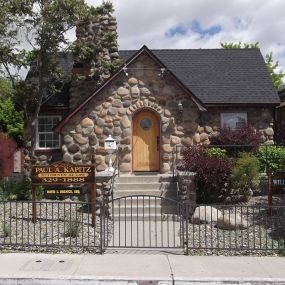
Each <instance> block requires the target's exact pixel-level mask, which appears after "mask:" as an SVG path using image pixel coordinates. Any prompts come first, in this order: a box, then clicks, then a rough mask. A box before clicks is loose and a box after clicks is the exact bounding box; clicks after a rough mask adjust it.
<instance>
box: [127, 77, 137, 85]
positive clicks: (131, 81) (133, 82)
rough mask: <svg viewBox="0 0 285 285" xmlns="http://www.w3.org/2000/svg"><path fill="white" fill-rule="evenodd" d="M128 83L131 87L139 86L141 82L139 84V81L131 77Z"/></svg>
mask: <svg viewBox="0 0 285 285" xmlns="http://www.w3.org/2000/svg"><path fill="white" fill-rule="evenodd" d="M128 83H129V84H130V85H136V84H138V83H139V82H138V80H137V79H136V78H134V77H131V78H129V80H128Z"/></svg>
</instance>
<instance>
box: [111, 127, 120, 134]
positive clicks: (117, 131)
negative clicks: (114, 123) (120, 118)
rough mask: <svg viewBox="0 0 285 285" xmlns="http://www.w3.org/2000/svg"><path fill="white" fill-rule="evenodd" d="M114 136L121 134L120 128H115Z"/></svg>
mask: <svg viewBox="0 0 285 285" xmlns="http://www.w3.org/2000/svg"><path fill="white" fill-rule="evenodd" d="M113 134H114V136H119V135H121V134H122V130H121V128H120V127H115V128H114V131H113Z"/></svg>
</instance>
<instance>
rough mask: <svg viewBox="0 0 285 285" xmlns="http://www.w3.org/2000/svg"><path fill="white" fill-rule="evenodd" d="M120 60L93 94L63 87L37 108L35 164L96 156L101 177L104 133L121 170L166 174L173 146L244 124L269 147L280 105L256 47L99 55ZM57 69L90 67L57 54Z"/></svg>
mask: <svg viewBox="0 0 285 285" xmlns="http://www.w3.org/2000/svg"><path fill="white" fill-rule="evenodd" d="M104 21H106V18H105V19H104ZM112 21H113V18H112ZM95 24H96V23H95ZM95 24H94V23H89V24H88V25H89V26H87V27H86V28H85V30H84V29H83V31H81V34H83V35H84V37H83V36H82V39H83V40H86V38H88V39H90V38H94V37H96V32H94V29H91V28H90V25H95ZM110 25H112V27H113V26H114V23H111V24H110ZM97 26H98V25H97ZM105 26H106V24H105ZM97 30H98V29H97ZM84 31H85V32H84ZM88 33H93V34H92V36H88ZM86 34H87V35H86ZM79 36H80V35H79ZM119 55H120V57H121V58H123V59H124V61H125V65H124V67H122V68H121V69H120V70H119V71H118V72H116V73H115V74H113V75H112V76H106V78H108V77H109V78H108V79H106V80H105V82H104V83H103V84H102V85H101V86H99V88H97V87H96V84H95V82H94V81H92V79H90V80H85V81H83V82H82V81H81V82H80V81H71V82H66V84H65V85H64V87H63V93H62V96H58V95H57V96H53V97H51V98H49V99H48V100H47V101H46V102H45V104H44V105H43V106H42V109H41V114H40V117H39V121H38V132H37V152H36V153H37V156H38V160H39V162H42V163H46V162H47V161H54V160H59V159H63V160H65V161H69V162H73V163H91V153H92V151H93V150H95V152H96V169H97V171H104V170H105V169H106V168H107V161H108V155H107V153H106V151H105V149H104V140H105V139H106V138H107V137H108V136H109V135H111V136H113V137H114V138H115V139H116V140H117V141H118V144H119V148H120V159H119V164H120V165H119V168H120V171H121V172H125V173H129V172H134V171H157V172H161V173H167V172H170V171H171V169H172V159H173V151H175V148H176V146H178V145H185V146H189V145H192V144H210V141H211V137H213V136H215V135H217V134H218V130H219V128H221V127H231V128H238V127H240V126H242V125H244V124H250V125H253V126H254V127H255V128H256V130H257V131H258V132H259V133H260V135H261V138H262V141H263V142H264V143H267V144H272V143H273V136H274V132H273V118H274V110H275V108H276V106H278V105H279V104H280V100H279V97H278V95H277V93H276V91H275V89H274V87H273V84H272V80H271V78H270V76H269V74H268V72H267V69H266V65H265V63H264V60H263V57H262V55H261V53H260V50H259V49H212V50H210V49H209V50H208V49H197V50H191V49H187V50H178V49H173V50H150V49H148V48H147V47H146V46H143V47H142V48H141V49H140V50H137V51H120V52H119V54H118V52H117V51H116V47H111V48H110V49H109V50H105V51H104V54H103V56H104V58H106V59H108V60H110V61H111V60H112V59H113V58H118V56H119ZM60 65H61V66H62V68H63V70H64V74H72V73H73V74H74V73H75V74H84V73H85V74H88V72H90V69H91V67H90V66H91V64H90V63H86V62H85V63H82V64H78V62H77V60H76V59H75V64H74V63H73V59H72V57H71V56H70V55H65V56H64V55H61V56H60ZM30 76H31V74H30ZM94 89H96V90H95V91H94Z"/></svg>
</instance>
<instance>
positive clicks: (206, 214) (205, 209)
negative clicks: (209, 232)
mask: <svg viewBox="0 0 285 285" xmlns="http://www.w3.org/2000/svg"><path fill="white" fill-rule="evenodd" d="M221 215H222V213H221V211H219V210H218V209H216V208H214V207H212V206H199V207H197V208H196V209H195V211H194V214H193V216H192V217H191V223H193V224H209V223H216V222H217V221H218V219H219V217H220V216H221Z"/></svg>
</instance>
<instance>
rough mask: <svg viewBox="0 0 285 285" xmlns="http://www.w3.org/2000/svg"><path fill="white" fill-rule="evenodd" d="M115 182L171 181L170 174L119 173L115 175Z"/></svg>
mask: <svg viewBox="0 0 285 285" xmlns="http://www.w3.org/2000/svg"><path fill="white" fill-rule="evenodd" d="M116 182H117V183H160V182H172V176H169V175H163V174H158V175H121V176H120V177H116Z"/></svg>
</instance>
